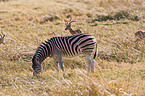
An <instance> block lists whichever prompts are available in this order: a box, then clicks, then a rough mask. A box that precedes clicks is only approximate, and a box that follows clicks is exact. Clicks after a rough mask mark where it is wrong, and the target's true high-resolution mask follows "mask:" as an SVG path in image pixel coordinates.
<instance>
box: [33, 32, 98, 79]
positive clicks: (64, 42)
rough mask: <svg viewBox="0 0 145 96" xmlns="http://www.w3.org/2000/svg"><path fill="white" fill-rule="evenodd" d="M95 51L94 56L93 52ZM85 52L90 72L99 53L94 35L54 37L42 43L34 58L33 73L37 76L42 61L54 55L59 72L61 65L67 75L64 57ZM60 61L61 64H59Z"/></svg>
mask: <svg viewBox="0 0 145 96" xmlns="http://www.w3.org/2000/svg"><path fill="white" fill-rule="evenodd" d="M93 51H95V54H94V57H92V53H93ZM80 53H83V54H85V56H86V59H87V61H88V73H89V72H90V67H91V71H92V72H94V65H93V63H94V60H93V59H95V57H96V55H97V43H96V40H95V37H94V36H91V35H89V34H76V35H72V36H66V37H53V38H50V39H48V40H47V41H45V42H44V43H42V44H41V45H40V46H39V47H38V49H37V51H36V53H35V55H34V56H33V58H32V63H33V64H32V68H33V75H34V76H36V75H37V74H39V73H40V72H41V70H42V65H41V63H42V62H43V61H44V60H45V59H46V58H47V57H53V58H54V62H55V66H56V70H57V72H58V73H59V69H58V67H59V65H60V67H61V69H62V71H63V75H65V71H64V66H63V61H62V57H63V56H74V55H76V54H80ZM58 63H59V65H58Z"/></svg>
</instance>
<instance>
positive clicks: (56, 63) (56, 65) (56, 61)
mask: <svg viewBox="0 0 145 96" xmlns="http://www.w3.org/2000/svg"><path fill="white" fill-rule="evenodd" d="M54 63H55V69H56V73H57V75H58V76H59V64H58V59H57V58H54Z"/></svg>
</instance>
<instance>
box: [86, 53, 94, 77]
mask: <svg viewBox="0 0 145 96" xmlns="http://www.w3.org/2000/svg"><path fill="white" fill-rule="evenodd" d="M86 59H87V62H88V73H87V74H88V75H89V73H90V68H91V71H92V73H94V60H93V57H92V55H86Z"/></svg>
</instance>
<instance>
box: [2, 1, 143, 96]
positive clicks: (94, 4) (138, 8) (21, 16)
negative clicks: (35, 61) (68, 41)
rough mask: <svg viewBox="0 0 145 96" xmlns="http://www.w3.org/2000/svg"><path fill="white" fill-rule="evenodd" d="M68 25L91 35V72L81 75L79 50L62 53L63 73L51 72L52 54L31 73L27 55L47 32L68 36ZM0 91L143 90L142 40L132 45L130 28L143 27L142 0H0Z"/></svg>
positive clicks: (56, 94) (118, 93)
mask: <svg viewBox="0 0 145 96" xmlns="http://www.w3.org/2000/svg"><path fill="white" fill-rule="evenodd" d="M70 17H72V19H73V20H76V22H75V23H72V27H73V29H77V28H80V29H82V30H83V31H84V33H89V34H91V35H93V36H95V37H96V40H97V42H98V49H99V55H98V58H97V59H96V60H95V61H96V62H95V73H94V74H90V75H89V76H87V75H86V72H87V65H86V61H85V57H84V56H76V57H71V58H63V60H64V66H65V70H66V73H67V76H66V77H62V72H61V71H60V77H57V75H56V71H55V69H54V65H53V60H52V58H47V59H46V60H45V61H44V62H43V72H42V73H41V74H40V76H39V77H38V78H36V77H33V74H32V69H31V65H32V63H31V58H32V56H33V55H34V53H35V50H36V49H37V47H38V46H39V45H40V44H41V42H43V41H44V40H47V39H48V38H51V37H54V36H68V35H70V33H69V32H68V31H65V30H64V29H65V22H66V21H68V20H70ZM1 30H2V31H4V33H5V35H6V37H5V44H1V45H0V95H14V96H15V95H16V96H17V95H22V96H28V95H34V96H37V95H39V96H40V95H42V96H48V95H49V96H51V95H52V96H63V95H64V96H68V95H69V96H80V95H82V96H88V95H89V96H96V95H99V96H102V95H104V96H106V95H113V96H122V95H123V96H128V95H133V96H136V95H137V96H144V95H145V61H144V60H145V57H144V49H145V47H144V41H142V42H140V44H139V48H137V47H136V42H135V40H136V39H135V36H134V33H135V32H137V31H138V30H145V0H0V31H1Z"/></svg>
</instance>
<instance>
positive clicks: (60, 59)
mask: <svg viewBox="0 0 145 96" xmlns="http://www.w3.org/2000/svg"><path fill="white" fill-rule="evenodd" d="M56 58H57V60H58V63H59V65H60V68H61V70H62V71H63V76H65V70H64V66H63V61H62V57H61V56H57V57H56Z"/></svg>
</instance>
